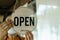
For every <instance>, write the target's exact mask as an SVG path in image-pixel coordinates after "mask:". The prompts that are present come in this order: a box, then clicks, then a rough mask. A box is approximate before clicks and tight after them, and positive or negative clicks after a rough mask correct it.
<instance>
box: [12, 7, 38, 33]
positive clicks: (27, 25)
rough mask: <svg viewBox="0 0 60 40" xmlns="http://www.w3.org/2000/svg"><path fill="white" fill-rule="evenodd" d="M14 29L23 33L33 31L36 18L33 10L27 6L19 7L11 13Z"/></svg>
mask: <svg viewBox="0 0 60 40" xmlns="http://www.w3.org/2000/svg"><path fill="white" fill-rule="evenodd" d="M12 20H13V21H14V30H15V31H17V32H19V33H23V32H25V31H33V30H34V29H35V28H36V24H37V22H36V21H37V20H36V15H35V14H34V11H33V10H31V9H29V8H27V7H20V8H18V9H17V10H16V11H15V12H14V13H13V14H12Z"/></svg>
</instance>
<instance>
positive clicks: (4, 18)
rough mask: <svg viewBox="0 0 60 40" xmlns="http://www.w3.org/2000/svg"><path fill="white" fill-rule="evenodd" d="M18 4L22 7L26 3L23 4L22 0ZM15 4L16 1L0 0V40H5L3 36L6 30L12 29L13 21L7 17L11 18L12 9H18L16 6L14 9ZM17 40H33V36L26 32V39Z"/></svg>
mask: <svg viewBox="0 0 60 40" xmlns="http://www.w3.org/2000/svg"><path fill="white" fill-rule="evenodd" d="M20 2H21V3H20V4H21V5H23V4H25V3H26V2H27V1H26V2H25V3H23V0H20ZM15 4H16V0H9V1H8V0H0V20H1V21H0V40H5V39H4V38H7V37H6V36H5V35H6V34H7V32H8V30H9V29H10V28H11V27H13V21H12V20H11V19H10V18H9V17H11V15H12V13H13V11H14V9H15V8H17V7H18V6H17V5H16V7H15ZM17 4H18V3H17ZM27 34H28V35H27ZM15 35H16V34H15ZM29 35H31V36H29ZM7 36H8V35H7ZM8 37H9V36H8ZM19 38H20V40H30V39H31V40H33V36H32V33H31V32H30V31H28V32H26V37H19Z"/></svg>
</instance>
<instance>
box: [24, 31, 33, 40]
mask: <svg viewBox="0 0 60 40" xmlns="http://www.w3.org/2000/svg"><path fill="white" fill-rule="evenodd" d="M25 40H33V34H32V33H31V32H30V31H28V32H26V34H25Z"/></svg>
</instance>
